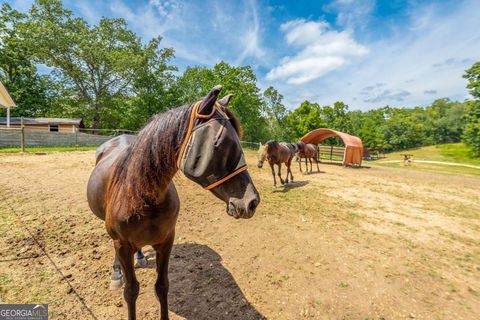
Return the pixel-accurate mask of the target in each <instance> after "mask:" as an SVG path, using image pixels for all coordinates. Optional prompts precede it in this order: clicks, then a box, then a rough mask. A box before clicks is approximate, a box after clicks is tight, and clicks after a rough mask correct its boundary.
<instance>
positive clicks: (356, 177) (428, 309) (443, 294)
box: [0, 151, 480, 320]
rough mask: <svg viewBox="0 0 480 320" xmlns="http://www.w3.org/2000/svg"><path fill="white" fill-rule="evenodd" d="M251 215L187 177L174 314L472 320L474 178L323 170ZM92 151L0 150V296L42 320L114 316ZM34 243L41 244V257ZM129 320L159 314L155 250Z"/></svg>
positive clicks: (265, 178)
mask: <svg viewBox="0 0 480 320" xmlns="http://www.w3.org/2000/svg"><path fill="white" fill-rule="evenodd" d="M247 158H248V163H249V166H250V169H249V170H250V174H251V175H252V177H253V180H254V182H255V184H256V185H257V188H258V189H259V191H260V194H261V197H262V202H261V204H260V206H259V208H258V210H257V213H256V214H255V216H254V217H253V218H252V219H250V220H235V219H233V218H231V217H229V216H227V214H226V213H225V207H224V204H223V203H221V202H220V201H219V200H217V199H216V198H214V196H213V195H211V194H209V192H207V191H204V190H202V189H201V188H200V187H198V186H197V185H194V184H193V183H191V182H190V181H187V180H186V179H185V178H182V177H179V178H178V179H177V182H176V185H177V188H178V190H179V193H180V197H181V201H182V208H181V212H180V217H179V221H178V225H177V235H176V239H175V246H174V249H173V253H172V257H171V263H170V295H169V299H170V314H171V318H172V319H194V320H196V319H260V318H268V319H303V318H314V319H362V320H363V319H409V318H415V319H478V318H479V315H480V219H479V218H480V178H479V177H478V176H477V177H473V176H462V175H454V174H440V173H438V174H436V173H432V172H422V171H419V170H411V171H410V170H405V169H403V170H400V169H394V168H378V167H372V168H370V169H352V168H342V167H340V166H334V165H321V170H322V171H323V172H322V173H318V174H317V173H314V174H310V175H302V174H300V173H299V172H298V167H297V166H296V164H295V167H294V170H293V172H294V174H295V180H296V181H295V183H294V184H292V185H291V186H289V187H288V188H278V189H277V190H273V189H272V186H271V184H272V180H271V176H270V172H269V169H265V168H264V169H258V168H257V167H256V156H255V153H253V152H252V153H247ZM93 163H94V152H93V151H89V152H69V153H51V154H48V155H0V168H1V174H0V301H2V302H10V303H27V302H30V303H33V302H39V303H40V302H41V303H49V308H50V312H51V319H95V318H96V319H123V318H125V316H126V305H125V303H124V302H123V297H122V292H121V291H110V290H109V288H108V286H109V277H110V271H111V265H112V260H113V248H112V245H111V241H110V240H109V238H108V236H107V235H106V233H105V231H104V227H103V224H102V221H100V220H98V219H97V218H95V217H94V216H93V215H92V214H91V213H90V211H89V208H88V205H87V202H86V196H85V186H86V182H87V179H88V176H89V173H90V171H91V170H92V168H93ZM42 248H43V249H42ZM145 249H146V253H147V256H148V257H149V260H150V261H149V268H145V269H137V275H138V278H139V281H140V282H141V293H140V296H139V298H138V309H137V314H138V315H139V318H140V319H158V304H157V302H156V298H155V295H154V289H153V284H154V281H155V277H156V274H155V270H154V269H152V268H153V267H154V263H155V262H154V256H153V252H152V250H151V249H150V248H145Z"/></svg>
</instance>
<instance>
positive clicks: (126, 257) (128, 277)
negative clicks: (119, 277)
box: [113, 240, 140, 320]
mask: <svg viewBox="0 0 480 320" xmlns="http://www.w3.org/2000/svg"><path fill="white" fill-rule="evenodd" d="M113 244H114V246H115V252H116V253H117V256H118V260H119V261H120V265H121V266H122V271H123V275H124V277H125V288H124V289H123V297H124V299H125V302H127V307H128V319H129V320H135V319H136V318H137V317H136V312H135V307H136V306H135V304H136V301H137V297H138V292H139V291H140V285H139V283H138V281H137V277H136V276H135V268H134V267H133V254H134V253H135V251H136V250H137V249H136V248H134V247H133V246H132V245H131V244H130V243H128V242H123V241H120V240H114V241H113Z"/></svg>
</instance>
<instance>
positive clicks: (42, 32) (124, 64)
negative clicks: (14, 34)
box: [24, 0, 173, 129]
mask: <svg viewBox="0 0 480 320" xmlns="http://www.w3.org/2000/svg"><path fill="white" fill-rule="evenodd" d="M25 30H26V32H25V34H24V36H25V38H26V39H28V40H29V46H30V47H32V48H34V52H33V53H34V55H35V57H36V59H37V61H38V62H40V63H43V64H45V65H47V66H48V67H51V68H53V69H54V73H55V75H56V76H57V77H58V78H59V79H60V80H61V81H62V82H63V83H64V84H65V86H66V87H67V88H70V89H73V90H71V92H74V93H75V94H76V96H77V98H78V99H79V100H81V102H82V103H83V105H84V106H85V107H86V108H85V110H84V112H83V114H84V117H85V118H86V119H85V120H86V122H87V123H89V124H91V126H92V127H93V128H94V129H97V128H100V127H102V126H103V127H105V126H117V125H119V124H120V122H119V121H120V119H121V118H122V116H121V114H123V113H124V111H125V109H127V108H128V107H129V104H128V103H125V101H126V100H127V101H128V98H130V97H132V96H133V95H134V94H135V93H137V94H138V95H137V101H135V102H134V103H137V104H140V105H141V104H142V103H143V104H144V105H145V104H148V102H142V101H140V102H139V101H138V100H142V99H145V100H147V101H149V102H151V100H152V95H154V94H157V93H158V90H156V89H157V88H155V90H153V89H152V88H154V87H155V85H156V84H152V82H151V81H150V80H151V79H147V76H146V75H145V70H148V69H149V68H151V67H152V66H153V62H158V61H160V63H163V64H162V68H161V69H160V70H162V72H163V71H166V70H167V69H169V68H168V67H165V64H166V61H167V60H168V59H169V58H170V57H171V56H172V55H173V51H171V50H166V51H162V50H160V49H159V42H160V39H156V40H153V41H151V42H150V43H148V44H147V45H146V46H144V45H142V43H141V41H140V38H139V37H137V35H136V34H135V33H133V32H132V31H130V30H129V29H128V28H127V26H126V22H125V21H124V20H123V19H108V18H102V19H101V20H100V22H99V23H98V24H97V25H93V26H90V25H89V24H88V23H87V22H86V21H85V20H83V19H81V18H76V17H73V15H72V12H71V11H70V10H68V9H65V8H64V7H63V5H62V2H61V1H60V0H37V1H36V2H35V3H34V5H33V6H32V8H31V10H30V16H29V20H28V21H27V23H26V28H25ZM152 52H153V53H152ZM149 71H152V70H149ZM157 71H158V70H157ZM160 73H161V72H160ZM149 76H152V77H158V76H159V75H158V73H155V72H151V73H150V74H149ZM157 84H158V83H157ZM142 85H143V86H145V87H147V89H145V91H142V90H141V89H140V87H141V86H142ZM149 89H150V90H151V91H155V93H152V94H149V93H148V90H149ZM130 105H131V104H130ZM119 111H121V112H119ZM146 113H148V111H147V112H146ZM137 122H138V121H137Z"/></svg>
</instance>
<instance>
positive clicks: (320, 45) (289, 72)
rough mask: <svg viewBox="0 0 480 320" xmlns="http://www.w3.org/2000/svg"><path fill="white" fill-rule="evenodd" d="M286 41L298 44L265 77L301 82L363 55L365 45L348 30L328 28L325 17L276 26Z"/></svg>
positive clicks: (293, 21) (320, 75) (295, 82)
mask: <svg viewBox="0 0 480 320" xmlns="http://www.w3.org/2000/svg"><path fill="white" fill-rule="evenodd" d="M280 29H281V30H282V31H284V32H285V33H286V34H285V39H286V41H287V42H288V43H289V44H291V45H296V46H299V47H302V49H301V50H300V52H298V53H297V54H296V55H295V56H293V57H289V56H287V57H284V58H283V59H282V60H281V62H280V64H279V65H278V66H277V67H275V68H273V69H272V70H270V71H269V72H268V73H267V76H266V78H267V80H270V81H272V80H284V81H286V82H287V83H289V84H301V83H305V82H308V81H311V80H314V79H317V78H320V77H322V76H324V75H325V74H327V73H328V72H330V71H332V70H335V69H338V68H340V67H342V66H345V65H347V64H349V63H350V62H351V60H352V58H354V57H358V56H363V55H365V54H366V53H367V52H368V49H367V48H366V47H364V46H363V45H360V44H359V43H357V42H356V41H355V40H354V39H353V37H352V35H351V33H350V32H348V31H340V32H339V31H335V30H330V29H329V25H328V23H327V22H325V21H306V20H303V19H299V20H292V21H288V22H286V23H284V24H282V25H281V26H280Z"/></svg>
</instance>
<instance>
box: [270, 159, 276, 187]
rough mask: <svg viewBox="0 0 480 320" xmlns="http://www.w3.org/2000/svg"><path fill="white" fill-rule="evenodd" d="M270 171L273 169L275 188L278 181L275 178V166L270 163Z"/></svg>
mask: <svg viewBox="0 0 480 320" xmlns="http://www.w3.org/2000/svg"><path fill="white" fill-rule="evenodd" d="M270 169H272V176H273V186H274V187H276V186H277V179H276V178H275V169H274V168H273V164H271V163H270Z"/></svg>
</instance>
